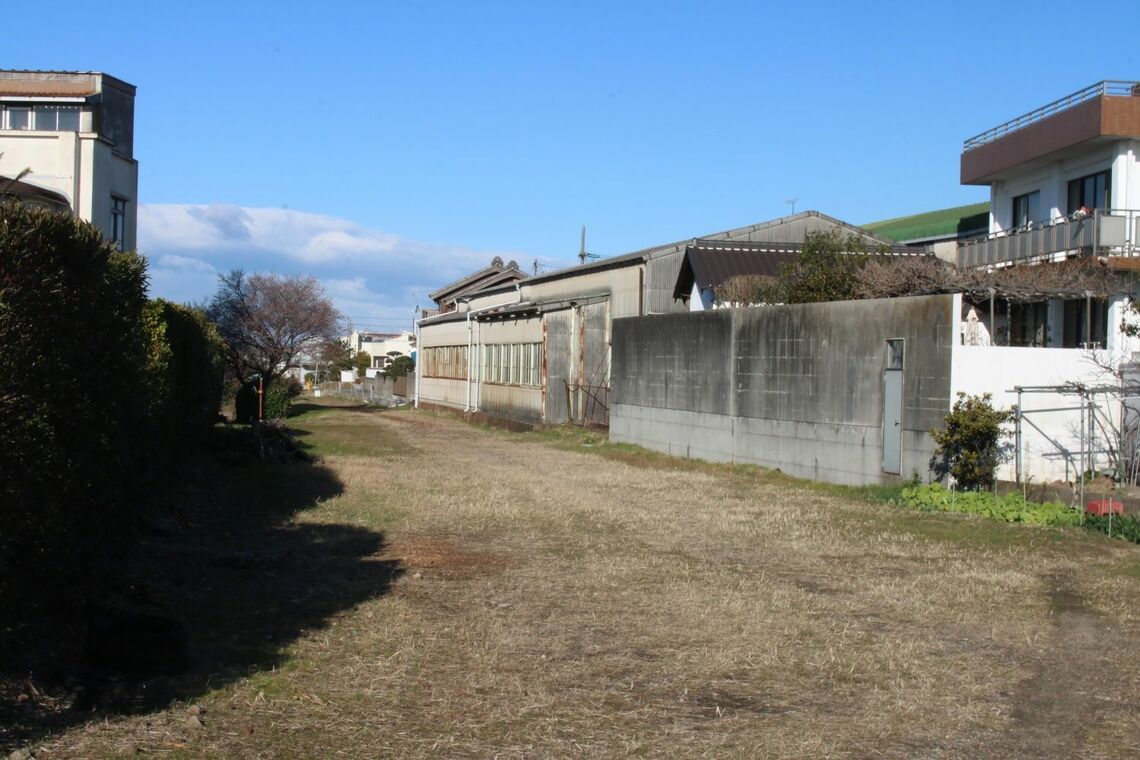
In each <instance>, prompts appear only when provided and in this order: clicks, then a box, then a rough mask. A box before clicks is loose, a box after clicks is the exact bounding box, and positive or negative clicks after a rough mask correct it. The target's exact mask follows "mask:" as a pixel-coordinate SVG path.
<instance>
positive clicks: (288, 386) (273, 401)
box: [265, 378, 301, 420]
mask: <svg viewBox="0 0 1140 760" xmlns="http://www.w3.org/2000/svg"><path fill="white" fill-rule="evenodd" d="M300 387H301V386H300V384H299V383H298V382H297V381H296V380H293V379H292V378H280V379H278V380H274V381H273V382H272V383H271V384H270V385H269V387H268V388H266V389H265V419H267V420H283V419H285V418H286V417H288V416H289V407H290V405H291V404H292V401H293V399H294V398H296V397H297V395H298V394H299V393H300Z"/></svg>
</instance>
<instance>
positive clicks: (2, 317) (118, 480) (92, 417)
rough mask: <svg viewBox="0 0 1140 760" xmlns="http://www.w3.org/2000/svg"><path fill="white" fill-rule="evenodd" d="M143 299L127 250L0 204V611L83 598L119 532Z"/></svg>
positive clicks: (130, 500) (130, 468)
mask: <svg viewBox="0 0 1140 760" xmlns="http://www.w3.org/2000/svg"><path fill="white" fill-rule="evenodd" d="M145 303H146V269H145V262H144V260H143V259H142V258H141V257H140V256H138V255H137V254H135V253H123V252H120V251H117V250H115V248H114V247H113V246H112V245H110V244H108V243H105V242H104V241H103V239H102V236H101V234H100V233H99V231H98V230H97V229H96V228H95V227H93V226H92V225H90V224H87V223H85V222H76V221H75V220H73V219H72V218H71V217H70V216H67V215H65V214H58V213H53V212H48V211H44V210H41V209H33V208H29V207H25V206H21V205H17V204H15V203H12V202H6V203H0V354H2V355H3V357H4V359H3V361H2V362H0V441H3V444H4V445H3V446H2V447H0V526H2V527H0V609H4V610H6V611H9V610H16V609H21V610H23V609H25V607H27V606H30V605H32V604H33V603H34V601H35V600H39V601H41V602H42V601H44V600H45V599H48V598H50V597H51V595H52V594H53V593H55V592H57V591H65V592H67V594H66V595H67V596H69V597H71V598H72V599H82V597H83V595H84V593H85V590H86V588H87V587H88V584H89V583H90V582H92V580H93V577H92V575H91V573H90V570H91V562H90V561H91V559H92V558H93V557H94V555H95V554H96V553H98V552H101V551H113V550H114V547H116V546H118V545H119V544H120V543H121V541H122V540H123V538H124V536H125V534H126V530H125V529H124V525H126V524H129V518H130V516H131V515H132V514H133V513H134V510H135V508H136V507H137V506H138V504H139V503H140V502H141V496H142V493H143V483H142V478H141V474H142V472H143V471H144V470H143V468H144V467H145V466H146V462H147V460H148V458H149V456H150V447H149V442H150V440H151V438H150V434H149V430H148V425H147V405H146V404H140V403H139V396H140V394H142V395H145V390H146V388H147V382H146V380H147V378H146V374H145V371H144V368H145V366H146V365H147V341H146V334H145V332H144V329H143V324H142V309H143V305H144V304H145ZM55 601H58V600H55ZM6 617H7V615H6ZM21 617H24V616H21ZM12 621H13V618H11V617H9V618H8V620H6V621H5V622H6V624H9V625H11V623H12Z"/></svg>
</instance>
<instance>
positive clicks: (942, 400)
mask: <svg viewBox="0 0 1140 760" xmlns="http://www.w3.org/2000/svg"><path fill="white" fill-rule="evenodd" d="M953 324H954V314H953V297H952V296H924V297H918V298H899V299H881V300H873V301H851V302H841V303H828V304H803V305H795V306H766V307H753V308H747V309H719V310H713V311H705V312H693V313H687V314H668V315H660V316H650V317H642V318H637V319H620V320H615V321H614V327H613V329H614V335H613V367H612V375H613V404H612V408H611V420H610V434H611V438H613V439H614V440H620V441H627V442H631V443H639V444H642V445H645V446H648V447H650V448H655V449H659V450H663V451H668V452H670V453H675V454H680V455H682V456H699V457H701V458H705V459H713V460H718V461H734V462H753V463H756V464H762V465H765V466H771V467H779V468H780V469H782V470H784V471H786V472H790V473H791V474H795V475H800V476H803V477H812V478H818V479H822V480H829V481H833V482H845V483H871V482H884V481H889V480H892V479H894V476H891V475H888V474H885V473H883V472H882V444H883V434H882V425H883V372H884V370H885V368H886V341H887V340H889V339H899V338H901V339H903V341H904V345H905V366H904V369H903V414H902V428H903V466H902V471H903V475H904V476H909V475H910V473H911V472H912V471H918V472H919V473H920V475H921V474H925V473H926V471H927V468H928V463H929V459H930V455H931V453H933V441H932V440H931V439H930V435H929V430H930V429H931V428H933V427H936V426H938V425H940V424H941V423H942V418H943V417H944V416H945V414H946V412H947V411H948V410H949V406H950V355H951V341H952V339H953V337H954V335H953Z"/></svg>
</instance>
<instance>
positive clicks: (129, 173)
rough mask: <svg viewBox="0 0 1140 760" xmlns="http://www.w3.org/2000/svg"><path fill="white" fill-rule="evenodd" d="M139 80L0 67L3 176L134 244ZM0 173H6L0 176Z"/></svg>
mask: <svg viewBox="0 0 1140 760" xmlns="http://www.w3.org/2000/svg"><path fill="white" fill-rule="evenodd" d="M134 120H135V87H134V85H130V84H127V83H126V82H123V81H121V80H119V79H116V78H114V77H112V76H108V75H107V74H101V73H98V72H78V71H0V154H3V155H0V176H2V177H4V178H7V179H13V178H15V177H16V176H18V175H19V174H20V173H21V172H23V171H24V170H28V172H27V173H26V174H25V175H24V176H23V177H22V182H21V183H20V185H19V186H13V187H15V190H13V193H14V194H16V195H21V196H28V197H39V198H41V199H42V198H43V197H45V196H46V197H50V198H54V199H55V200H57V201H58V203H54V204H49V205H55V206H60V207H61V206H62V205H63V203H66V204H67V205H68V206H69V207H70V208H71V212H72V213H73V214H74V215H75V216H77V217H79V218H80V219H85V220H87V221H89V222H91V223H93V224H94V225H95V226H97V227H99V229H101V230H102V231H103V235H104V236H105V237H106V238H107V239H108V240H113V241H115V242H116V243H117V245H118V246H119V247H120V248H121V249H125V250H131V249H133V248H135V229H136V225H137V221H136V220H137V215H138V214H137V212H138V162H137V161H136V160H135V158H134ZM0 181H2V180H0Z"/></svg>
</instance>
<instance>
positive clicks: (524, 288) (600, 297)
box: [416, 211, 887, 424]
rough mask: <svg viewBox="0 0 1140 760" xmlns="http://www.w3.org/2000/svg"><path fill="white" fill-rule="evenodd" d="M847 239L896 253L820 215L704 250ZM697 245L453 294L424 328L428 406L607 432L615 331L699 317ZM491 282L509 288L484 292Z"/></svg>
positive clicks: (420, 380) (466, 282)
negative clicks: (634, 321)
mask: <svg viewBox="0 0 1140 760" xmlns="http://www.w3.org/2000/svg"><path fill="white" fill-rule="evenodd" d="M835 231H837V232H840V233H842V234H844V235H857V236H860V237H862V238H864V239H865V240H866V241H867V242H868V243H871V244H873V245H882V244H886V243H887V241H884V240H883V239H881V238H878V237H876V236H874V235H871V234H869V233H867V232H865V231H864V230H861V229H859V228H858V227H855V226H853V225H849V224H847V223H845V222H842V221H840V220H838V219H834V218H832V217H829V216H826V215H825V214H821V213H819V212H818V211H805V212H802V213H800V214H796V215H794V216H788V217H781V218H778V219H773V220H771V221H768V222H763V223H760V224H752V225H748V226H745V227H739V228H736V229H732V230H727V231H724V232H717V233H712V234H708V235H704V236H702V237H701V238H699V239H700V240H702V241H712V242H723V243H742V244H747V243H764V244H768V245H772V244H778V245H789V244H790V245H798V244H801V243H803V241H804V239H805V237H806V236H807V235H808V234H809V233H812V232H835ZM693 243H694V240H693V239H692V238H690V239H686V240H681V241H677V242H674V243H667V244H665V245H659V246H654V247H652V248H646V249H644V250H640V251H634V252H633V253H628V254H624V255H621V256H613V257H609V258H603V259H599V260H597V261H592V262H589V263H584V264H581V265H579V266H574V267H567V268H565V269H560V270H557V271H554V272H546V273H542V274H539V275H535V276H531V277H526V276H515V275H513V274H510V273H509V272H504V271H498V272H496V271H495V269H494V267H492V268H489V269H484V270H481V271H480V272H477V273H475V274H473V275H471V276H470V277H468V278H464V279H463V280H460V281H458V282H456V283H452V284H451V285H448V286H446V287H445V288H441V289H440V290H438V291H436V292H435V293H433V294H432V298H433V299H436V300H437V302H438V303H439V306H440V311H441V312H442V313H440V314H436V315H430V316H427V317H425V318H423V319H421V320H420V321H419V323H418V325H419V351H420V361H418V362H417V365H416V371H417V388H418V397H417V403H418V404H419V405H420V406H425V405H435V406H441V407H447V408H452V409H460V410H463V411H467V412H479V413H482V414H488V415H493V416H498V417H506V418H511V419H517V420H527V421H541V422H550V423H560V422H568V421H573V422H579V423H590V424H606V422H607V421H608V419H609V395H610V350H611V349H610V338H611V326H612V321H613V320H614V319H616V318H619V317H627V316H641V315H647V314H662V313H674V312H680V311H687V310H688V309H689V301H690V296H689V293H678V292H677V279H678V275H679V273H680V271H681V268H682V266H683V264H684V260H685V254H686V251H687V250H688V248H689V247H690V246H691V245H692V244H693ZM508 269H509V267H508ZM518 274H519V275H521V273H518ZM488 277H491V278H493V277H503V278H504V280H505V281H502V282H500V283H499V284H488V285H483V286H481V287H480V286H478V285H474V284H473V283H478V282H479V281H480V280H483V279H484V278H488Z"/></svg>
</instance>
